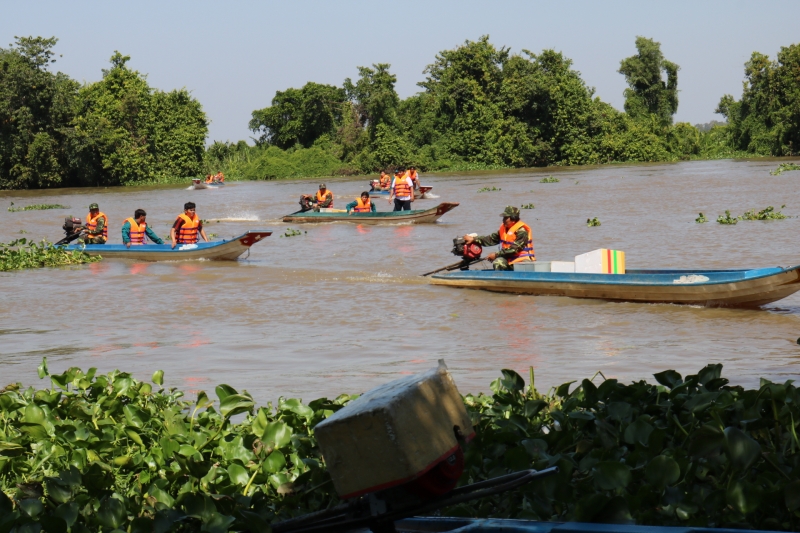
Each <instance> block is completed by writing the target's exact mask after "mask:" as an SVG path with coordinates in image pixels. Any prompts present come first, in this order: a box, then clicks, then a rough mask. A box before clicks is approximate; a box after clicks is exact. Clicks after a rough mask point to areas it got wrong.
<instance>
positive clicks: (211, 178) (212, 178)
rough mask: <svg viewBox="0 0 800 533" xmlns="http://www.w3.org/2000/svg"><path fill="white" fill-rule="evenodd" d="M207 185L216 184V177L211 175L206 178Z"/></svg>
mask: <svg viewBox="0 0 800 533" xmlns="http://www.w3.org/2000/svg"><path fill="white" fill-rule="evenodd" d="M206 183H214V176H212V175H211V174H209V175H208V176H206Z"/></svg>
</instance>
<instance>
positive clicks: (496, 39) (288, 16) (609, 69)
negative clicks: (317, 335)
mask: <svg viewBox="0 0 800 533" xmlns="http://www.w3.org/2000/svg"><path fill="white" fill-rule="evenodd" d="M798 20H800V1H797V0H785V1H784V0H774V1H769V0H765V1H761V2H755V1H748V2H745V1H737V0H726V1H719V0H693V1H686V0H671V1H655V0H637V1H621V0H620V1H604V2H600V1H588V0H572V1H563V0H561V1H555V0H554V1H550V2H543V1H534V0H528V1H516V0H507V1H503V0H495V1H493V2H489V1H487V0H481V1H474V0H459V1H451V0H442V1H433V0H405V1H403V2H388V1H382V0H369V1H362V0H342V1H336V2H335V1H322V0H319V1H310V0H292V1H286V0H283V1H280V2H275V1H266V0H264V1H260V2H255V1H236V0H229V1H227V2H219V1H218V2H210V1H204V0H192V1H177V0H161V1H152V0H137V1H136V2H130V1H129V2H122V1H116V2H109V1H102V2H101V1H81V0H71V1H69V2H64V1H63V0H59V1H37V0H28V1H26V2H20V1H11V0H3V1H2V3H1V4H0V47H6V46H8V45H10V44H11V43H13V42H14V40H15V39H14V36H28V35H32V36H43V37H51V36H55V37H57V38H58V39H59V42H58V44H57V45H56V48H55V52H56V53H57V54H60V55H62V56H63V57H59V58H58V61H57V63H56V64H55V65H53V67H52V70H59V71H61V72H64V73H66V74H68V75H69V76H70V77H72V78H74V79H76V80H78V81H82V82H92V81H96V80H98V79H100V78H101V77H102V73H101V70H102V69H104V68H107V66H108V64H109V63H108V61H109V58H110V57H111V56H112V54H113V53H114V51H115V50H119V51H120V52H121V53H123V54H124V55H129V56H131V60H130V62H129V63H128V66H129V67H130V68H133V69H136V70H138V71H139V72H141V73H143V74H146V75H147V79H148V82H149V83H150V85H151V86H152V87H155V88H158V89H161V90H165V91H169V90H172V89H176V88H182V87H185V88H186V89H188V90H189V91H191V93H192V95H193V96H194V97H195V98H197V99H198V100H199V101H200V103H201V104H202V105H203V109H204V110H205V111H206V114H207V115H208V118H209V120H210V126H209V138H208V142H209V143H210V142H213V141H215V140H217V141H238V140H240V139H245V140H248V141H250V140H251V137H252V136H253V133H252V132H251V131H250V130H249V129H248V128H247V124H248V121H249V120H250V118H251V113H252V112H253V110H255V109H261V108H264V107H267V106H269V104H270V101H271V100H272V98H273V96H275V92H276V91H280V90H285V89H286V88H289V87H301V86H302V85H304V84H305V83H306V82H309V81H314V82H317V83H327V84H332V85H339V86H340V85H341V83H342V82H343V81H344V79H345V78H348V77H350V78H353V79H355V78H357V76H358V71H357V67H358V66H369V65H371V64H374V63H390V64H391V65H392V67H391V71H392V72H393V73H394V74H395V75H396V76H397V85H396V89H397V92H398V94H399V95H400V97H401V98H405V97H408V96H411V95H413V94H414V93H416V92H418V91H419V90H420V88H419V87H418V86H417V83H418V82H420V81H422V80H423V79H424V74H423V70H424V69H425V67H426V66H427V65H428V64H430V63H432V62H433V60H434V58H435V56H436V54H437V52H439V51H441V50H447V49H452V48H455V47H456V46H458V45H460V44H462V43H463V42H464V41H466V40H476V39H478V38H479V37H481V36H482V35H489V36H490V39H491V42H492V43H493V44H495V45H496V46H506V47H509V48H510V49H511V51H512V53H514V52H519V51H521V50H522V49H527V50H530V51H532V52H534V53H538V52H540V51H542V50H544V49H554V50H556V51H560V52H562V53H563V54H564V55H565V56H566V57H568V58H570V59H572V60H573V68H574V69H575V70H577V71H579V72H581V74H582V77H583V79H584V81H585V82H586V83H587V85H589V86H592V87H595V89H596V93H595V94H596V95H597V96H599V97H600V98H601V99H602V100H604V101H606V102H608V103H610V104H611V105H613V106H614V107H616V108H617V109H620V110H621V109H622V108H623V103H624V98H623V91H624V89H625V87H626V85H625V79H624V77H623V76H622V75H621V74H618V73H617V69H618V68H619V63H620V60H622V59H624V58H625V57H628V56H631V55H634V54H635V53H636V47H635V40H636V36H638V35H641V36H644V37H649V38H651V39H654V40H656V41H658V42H660V43H661V50H662V52H663V54H664V56H665V57H666V58H667V59H668V60H670V61H672V62H674V63H677V64H678V65H679V66H680V71H679V73H678V88H679V90H680V93H679V107H678V112H677V114H676V115H675V120H676V121H685V122H690V123H692V124H698V123H706V122H709V121H711V120H722V117H721V116H720V115H716V114H715V113H714V109H715V108H716V106H717V103H718V102H719V99H720V97H722V96H723V95H724V94H732V95H734V96H735V97H736V98H737V99H738V98H739V97H740V96H741V93H742V81H743V77H744V63H745V62H746V61H747V60H748V59H749V57H750V55H751V54H752V52H754V51H758V52H761V53H764V54H767V55H769V56H770V57H771V58H773V59H774V58H775V57H776V54H777V52H778V51H779V50H780V47H781V46H788V45H790V44H793V43H797V42H800V32H798V30H797V21H798Z"/></svg>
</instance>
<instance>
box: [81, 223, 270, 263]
mask: <svg viewBox="0 0 800 533" xmlns="http://www.w3.org/2000/svg"><path fill="white" fill-rule="evenodd" d="M270 235H272V232H271V231H261V230H256V231H248V232H247V233H244V234H242V235H239V236H238V237H234V238H233V239H229V240H225V239H223V240H221V241H212V242H198V243H197V244H179V245H177V246H176V247H175V249H174V250H173V248H172V245H171V244H142V245H137V246H131V247H130V248H128V247H126V246H125V245H124V244H86V245H84V244H70V245H69V246H66V247H65V249H66V250H70V251H72V250H82V251H84V252H86V253H87V254H89V255H100V256H102V257H103V259H111V258H117V259H138V260H139V261H185V260H192V259H210V260H214V261H235V260H236V259H237V258H238V257H239V256H240V255H242V254H243V253H245V252H246V251H248V250H250V247H251V246H252V245H254V244H255V243H257V242H259V241H260V240H262V239H265V238H266V237H269V236H270Z"/></svg>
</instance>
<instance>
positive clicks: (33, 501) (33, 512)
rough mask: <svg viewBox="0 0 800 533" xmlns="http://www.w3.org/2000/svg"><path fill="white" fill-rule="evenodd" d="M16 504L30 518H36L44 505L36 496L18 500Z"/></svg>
mask: <svg viewBox="0 0 800 533" xmlns="http://www.w3.org/2000/svg"><path fill="white" fill-rule="evenodd" d="M17 505H19V507H20V509H22V511H23V512H24V513H25V514H26V515H28V516H30V517H31V518H36V517H37V516H39V515H40V514H41V513H42V511H44V505H42V502H41V501H39V500H38V499H37V498H27V499H25V500H20V501H19V502H17Z"/></svg>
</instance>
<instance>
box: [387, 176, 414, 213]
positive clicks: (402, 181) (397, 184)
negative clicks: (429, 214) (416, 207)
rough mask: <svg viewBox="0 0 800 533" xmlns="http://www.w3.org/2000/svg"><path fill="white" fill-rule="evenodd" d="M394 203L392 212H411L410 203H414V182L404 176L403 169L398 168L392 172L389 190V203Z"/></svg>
mask: <svg viewBox="0 0 800 533" xmlns="http://www.w3.org/2000/svg"><path fill="white" fill-rule="evenodd" d="M392 201H394V209H393V211H411V202H413V201H414V182H413V181H411V178H409V177H408V174H406V171H405V169H402V168H398V169H397V170H395V171H394V179H393V180H392V187H391V189H390V190H389V203H390V204H391V203H392Z"/></svg>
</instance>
